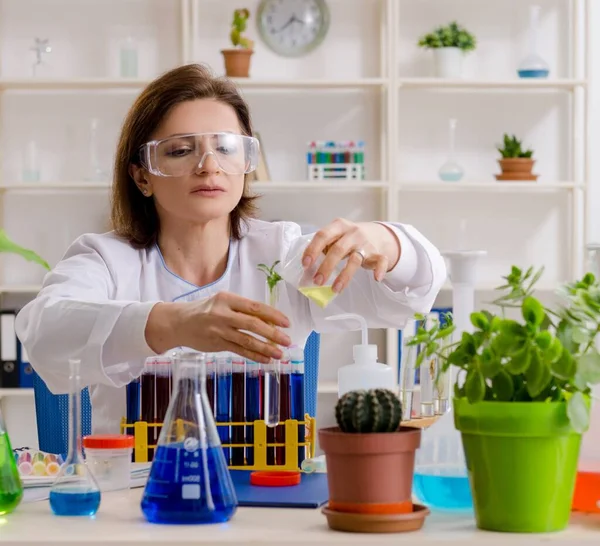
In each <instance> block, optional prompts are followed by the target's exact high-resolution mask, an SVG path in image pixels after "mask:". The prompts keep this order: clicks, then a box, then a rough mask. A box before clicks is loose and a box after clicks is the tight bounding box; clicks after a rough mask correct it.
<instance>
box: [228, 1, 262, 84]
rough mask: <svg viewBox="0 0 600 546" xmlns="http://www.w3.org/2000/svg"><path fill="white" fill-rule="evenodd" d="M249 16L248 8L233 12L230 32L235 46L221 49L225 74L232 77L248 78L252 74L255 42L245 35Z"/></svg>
mask: <svg viewBox="0 0 600 546" xmlns="http://www.w3.org/2000/svg"><path fill="white" fill-rule="evenodd" d="M249 18H250V11H249V10H247V9H236V10H235V11H234V12H233V20H232V22H231V31H230V33H229V39H230V40H231V44H232V45H233V48H232V49H223V50H221V53H222V54H223V58H224V60H225V74H226V75H227V76H229V77H231V78H247V77H248V76H249V75H250V57H251V56H252V54H253V53H254V49H253V48H254V42H253V41H252V40H250V39H249V38H247V37H246V36H244V32H245V31H246V29H247V28H248V19H249Z"/></svg>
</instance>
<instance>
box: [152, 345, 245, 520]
mask: <svg viewBox="0 0 600 546" xmlns="http://www.w3.org/2000/svg"><path fill="white" fill-rule="evenodd" d="M175 360H176V362H175V370H176V378H175V389H174V393H173V396H172V398H171V402H170V404H169V408H168V410H167V415H166V417H165V420H164V423H163V427H162V430H161V433H160V437H159V438H158V447H157V449H156V452H155V454H154V460H153V461H152V467H151V468H150V476H149V478H148V483H147V484H146V489H145V490H144V496H143V499H142V512H143V513H144V516H145V517H146V519H147V520H148V521H150V522H152V523H220V522H224V521H228V520H229V519H230V518H231V517H232V516H233V514H234V513H235V511H236V509H237V498H236V494H235V489H234V487H233V482H232V480H231V476H230V474H229V469H228V468H227V463H226V461H225V456H224V454H223V448H222V447H221V442H220V440H219V434H218V432H217V427H216V425H215V421H214V419H213V414H212V408H211V407H210V402H209V399H208V394H207V391H206V370H205V364H206V362H205V355H204V354H202V353H195V352H182V353H179V354H178V355H177V356H176V357H175Z"/></svg>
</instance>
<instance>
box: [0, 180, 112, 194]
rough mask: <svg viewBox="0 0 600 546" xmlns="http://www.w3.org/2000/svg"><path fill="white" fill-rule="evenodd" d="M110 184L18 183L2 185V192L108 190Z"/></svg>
mask: <svg viewBox="0 0 600 546" xmlns="http://www.w3.org/2000/svg"><path fill="white" fill-rule="evenodd" d="M111 185H112V184H111V183H110V182H16V183H14V184H0V191H5V192H31V191H34V192H38V191H39V192H48V191H73V190H107V189H109V188H110V187H111Z"/></svg>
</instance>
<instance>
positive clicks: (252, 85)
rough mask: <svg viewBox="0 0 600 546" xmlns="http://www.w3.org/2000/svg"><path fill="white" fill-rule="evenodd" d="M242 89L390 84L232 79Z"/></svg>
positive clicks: (381, 82) (377, 82)
mask: <svg viewBox="0 0 600 546" xmlns="http://www.w3.org/2000/svg"><path fill="white" fill-rule="evenodd" d="M231 79H232V80H233V81H234V82H235V83H236V84H237V85H238V86H239V87H240V88H242V89H248V90H250V89H252V90H254V89H256V90H262V91H271V90H285V89H324V90H328V89H370V88H378V87H383V86H385V85H387V84H388V83H389V80H388V79H387V78H357V79H350V80H335V79H333V80H327V79H306V80H293V79H283V80H279V79H265V80H262V79H253V78H231Z"/></svg>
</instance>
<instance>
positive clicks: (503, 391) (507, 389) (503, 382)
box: [492, 369, 515, 402]
mask: <svg viewBox="0 0 600 546" xmlns="http://www.w3.org/2000/svg"><path fill="white" fill-rule="evenodd" d="M492 389H494V393H495V394H496V399H497V400H499V401H501V402H508V401H510V400H511V399H512V396H513V394H514V392H515V387H514V384H513V380H512V377H511V376H510V374H508V372H507V371H506V370H504V369H501V370H500V371H499V372H498V373H497V374H496V375H495V376H494V378H493V379H492Z"/></svg>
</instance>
